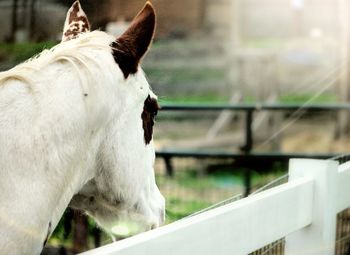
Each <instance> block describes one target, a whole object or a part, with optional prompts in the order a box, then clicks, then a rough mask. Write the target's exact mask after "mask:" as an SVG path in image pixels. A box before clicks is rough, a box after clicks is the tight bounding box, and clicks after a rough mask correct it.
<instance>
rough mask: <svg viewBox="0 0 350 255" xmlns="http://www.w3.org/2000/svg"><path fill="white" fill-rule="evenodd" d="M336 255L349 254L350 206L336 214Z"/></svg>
mask: <svg viewBox="0 0 350 255" xmlns="http://www.w3.org/2000/svg"><path fill="white" fill-rule="evenodd" d="M335 249H336V252H335V254H336V255H350V208H348V209H346V210H344V211H342V212H340V213H339V214H338V216H337V241H336V248H335Z"/></svg>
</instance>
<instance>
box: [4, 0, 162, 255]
mask: <svg viewBox="0 0 350 255" xmlns="http://www.w3.org/2000/svg"><path fill="white" fill-rule="evenodd" d="M153 16H154V11H153V8H152V6H151V5H150V4H149V3H147V4H146V6H145V8H144V10H143V11H142V12H141V13H140V14H139V15H138V16H137V17H136V18H135V21H134V23H133V24H132V26H131V27H130V29H129V30H128V31H127V32H126V33H125V34H124V36H129V37H130V36H133V38H134V39H135V40H134V41H133V40H131V41H130V45H131V46H132V47H135V48H137V47H139V45H138V43H139V44H147V46H146V49H147V48H148V45H149V43H150V42H151V40H148V41H147V40H146V41H145V40H143V41H142V42H139V41H137V40H139V39H142V38H141V37H142V36H141V37H140V38H138V37H139V35H138V34H137V33H138V32H137V31H136V30H137V29H136V30H135V27H138V28H140V26H141V27H142V26H144V25H145V24H146V23H147V22H149V19H151V20H152V17H153ZM72 17H73V18H72ZM81 17H85V14H84V12H83V11H82V10H81V7H80V4H79V2H76V3H74V5H73V6H72V8H71V9H70V11H69V12H68V15H67V22H66V25H65V33H66V34H67V35H69V36H68V37H65V36H64V38H63V41H65V42H63V43H61V44H59V45H57V46H56V47H54V48H53V49H52V50H49V51H45V52H43V53H42V54H41V55H39V56H37V57H35V58H33V59H31V60H29V61H28V62H25V63H23V64H21V65H19V66H17V67H15V68H13V69H12V70H10V71H7V72H3V73H1V74H0V174H1V176H0V247H1V252H0V253H1V254H28V255H29V254H39V253H40V251H41V250H42V248H43V243H44V242H45V240H47V238H48V236H49V235H50V234H51V233H52V231H53V230H54V228H55V226H56V225H57V223H58V222H59V220H60V218H61V216H62V215H63V212H64V210H65V209H66V208H67V206H68V204H69V203H70V201H71V199H72V198H73V196H75V197H74V199H73V200H72V205H73V206H74V207H77V208H80V209H83V210H85V211H86V212H87V213H89V214H90V215H92V216H93V217H95V219H96V220H97V221H98V223H100V225H101V226H102V227H103V228H104V229H106V230H107V231H110V230H111V228H112V227H113V226H114V225H115V224H117V223H118V222H119V221H120V220H121V219H131V220H136V221H139V222H142V223H143V224H144V225H145V226H146V227H145V229H146V228H147V229H148V228H153V227H157V226H159V225H160V224H161V223H162V221H163V218H164V198H163V197H162V195H161V194H160V192H159V190H158V188H157V186H156V184H155V179H154V172H153V163H154V148H153V144H152V141H149V142H146V141H145V132H146V131H145V128H144V127H143V126H144V122H145V120H144V119H142V118H141V116H142V114H143V112H144V111H145V102H146V100H147V98H152V100H154V101H155V100H156V97H155V95H154V94H153V93H152V92H151V90H150V87H149V85H148V83H147V81H146V79H145V76H144V74H143V72H142V70H141V69H140V68H139V67H137V71H136V72H129V70H126V69H125V68H124V67H123V64H122V63H118V61H119V60H118V59H116V56H113V53H114V50H116V49H112V47H111V45H113V43H115V42H116V39H115V38H113V37H111V36H109V35H107V34H105V33H104V32H99V31H95V32H88V31H85V30H84V29H85V28H86V27H85V28H84V26H82V25H81V26H80V25H79V24H80V23H79V22H81V20H82V19H81ZM150 17H151V18H150ZM86 20H87V19H86ZM77 24H78V25H77ZM72 25H73V29H72ZM76 27H77V28H79V29H78V30H77V29H74V28H76ZM141 30H142V29H141ZM148 30H150V31H148ZM153 30H154V25H153V28H152V24H151V26H149V27H145V28H144V29H143V32H144V33H148V34H150V33H151V34H152V36H151V37H150V38H151V39H152V37H153V33H154V31H153ZM69 31H71V33H67V32H69ZM72 31H73V32H72ZM81 32H87V33H83V34H80V33H81ZM72 35H74V36H72ZM75 37H77V38H76V39H73V38H75ZM122 37H123V36H122ZM122 37H121V39H122ZM120 41H123V40H120ZM117 42H118V40H117ZM119 43H120V42H119ZM130 45H129V46H130ZM129 46H128V47H129ZM142 47H144V46H142ZM142 47H141V48H142ZM131 50H132V49H131ZM138 54H139V53H137V54H135V55H134V56H133V57H134V58H135V64H136V65H137V66H138V62H139V60H140V58H141V57H142V56H143V55H144V54H145V51H144V52H142V51H140V54H139V55H138ZM128 72H129V73H128ZM125 74H127V76H126V75H125ZM152 125H153V123H152Z"/></svg>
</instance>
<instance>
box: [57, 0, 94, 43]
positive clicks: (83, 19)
mask: <svg viewBox="0 0 350 255" xmlns="http://www.w3.org/2000/svg"><path fill="white" fill-rule="evenodd" d="M89 31H90V23H89V20H88V18H87V16H86V14H85V12H84V11H83V9H82V8H81V5H80V2H79V0H77V1H75V2H74V4H73V5H72V7H71V8H70V9H69V10H68V13H67V18H66V22H65V23H64V29H63V36H62V42H65V41H69V40H72V39H74V38H76V37H77V36H78V35H79V34H80V33H84V32H89Z"/></svg>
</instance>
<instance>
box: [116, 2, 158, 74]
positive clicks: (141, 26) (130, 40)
mask: <svg viewBox="0 0 350 255" xmlns="http://www.w3.org/2000/svg"><path fill="white" fill-rule="evenodd" d="M155 26H156V14H155V11H154V8H153V6H152V4H151V3H150V2H147V3H146V5H145V6H144V8H143V9H142V10H141V11H140V12H139V14H137V16H136V17H135V18H134V20H133V21H132V22H131V24H130V26H129V28H128V29H127V30H126V31H125V32H124V34H122V35H121V36H120V37H119V38H118V39H117V40H116V41H115V42H113V43H112V49H113V56H114V59H115V61H116V62H117V64H118V65H119V67H120V69H121V70H122V72H123V74H124V77H125V79H126V78H128V76H129V75H130V74H134V73H136V72H137V70H138V66H139V63H140V61H141V59H142V57H143V56H144V55H145V54H146V52H147V50H148V48H149V46H150V45H151V43H152V40H153V37H154V32H155Z"/></svg>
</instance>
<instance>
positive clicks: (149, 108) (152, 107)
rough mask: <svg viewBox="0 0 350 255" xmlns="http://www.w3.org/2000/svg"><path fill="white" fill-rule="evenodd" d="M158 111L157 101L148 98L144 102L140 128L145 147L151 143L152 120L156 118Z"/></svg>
mask: <svg viewBox="0 0 350 255" xmlns="http://www.w3.org/2000/svg"><path fill="white" fill-rule="evenodd" d="M159 109H160V106H159V104H158V102H157V100H156V99H154V98H151V97H150V96H148V97H147V98H146V100H145V103H144V106H143V112H142V114H141V118H142V127H143V132H144V138H145V143H146V145H148V144H149V143H150V142H151V141H152V138H153V126H154V119H155V117H156V116H157V113H158V110H159Z"/></svg>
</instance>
